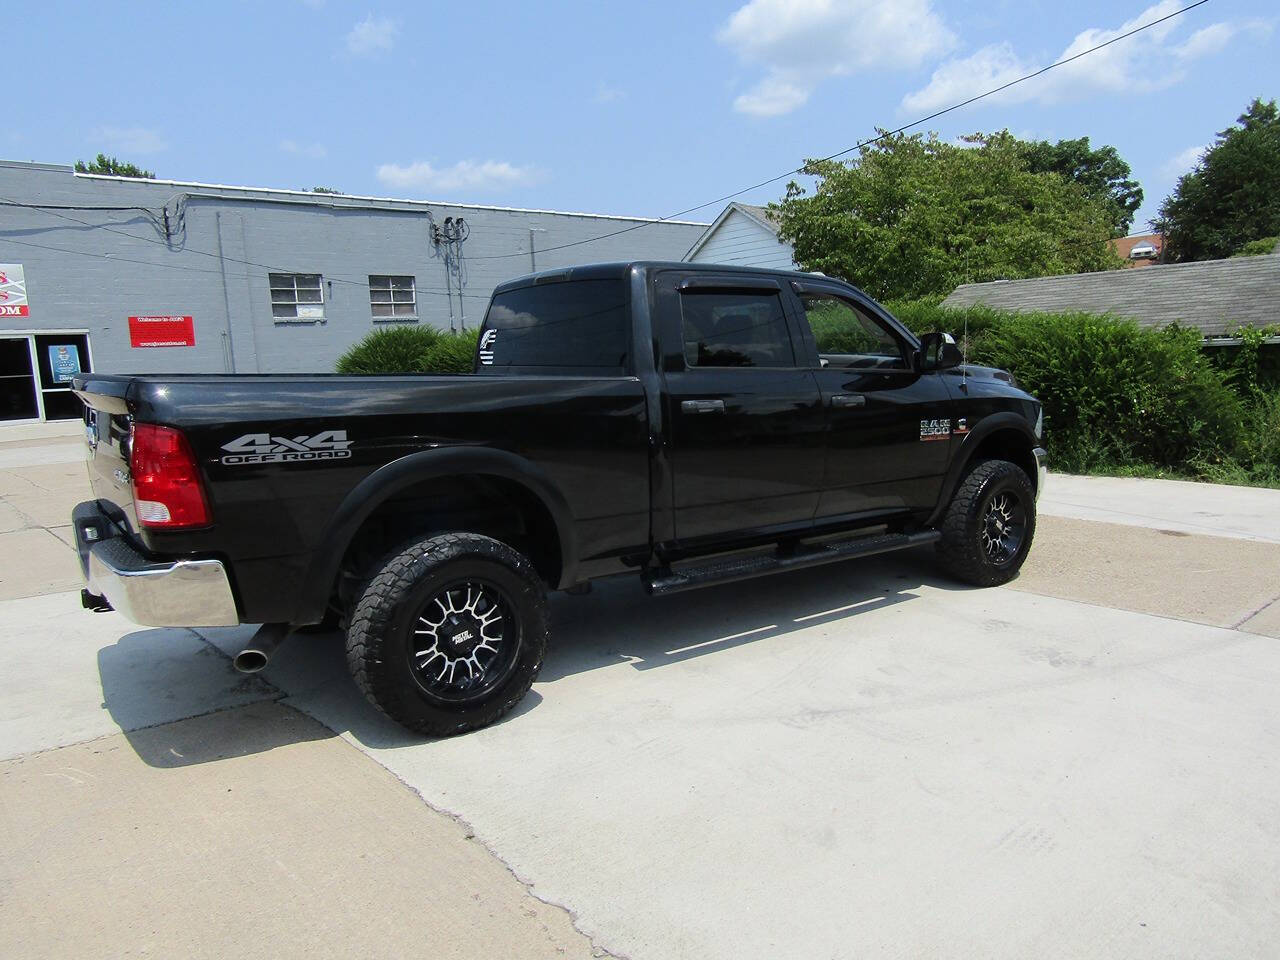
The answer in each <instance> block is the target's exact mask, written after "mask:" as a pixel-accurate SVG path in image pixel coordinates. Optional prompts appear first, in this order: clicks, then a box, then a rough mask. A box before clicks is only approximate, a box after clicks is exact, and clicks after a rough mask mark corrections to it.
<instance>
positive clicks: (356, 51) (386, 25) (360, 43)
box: [347, 14, 399, 57]
mask: <svg viewBox="0 0 1280 960" xmlns="http://www.w3.org/2000/svg"><path fill="white" fill-rule="evenodd" d="M398 31H399V27H398V26H397V24H396V22H395V21H394V20H392V19H390V18H389V17H375V16H374V15H373V14H369V15H368V16H367V17H365V18H364V19H363V20H361V21H360V22H359V23H357V24H356V25H355V26H354V27H352V28H351V32H350V33H348V34H347V53H349V54H351V56H353V57H368V56H372V55H373V54H375V53H378V52H379V51H381V50H390V49H391V48H392V47H393V46H394V45H395V42H396V33H397V32H398Z"/></svg>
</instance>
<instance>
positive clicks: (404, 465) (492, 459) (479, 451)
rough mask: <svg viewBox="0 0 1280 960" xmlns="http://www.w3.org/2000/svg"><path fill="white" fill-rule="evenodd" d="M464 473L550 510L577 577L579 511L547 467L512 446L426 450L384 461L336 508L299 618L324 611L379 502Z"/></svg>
mask: <svg viewBox="0 0 1280 960" xmlns="http://www.w3.org/2000/svg"><path fill="white" fill-rule="evenodd" d="M464 474H468V475H474V474H479V475H483V476H491V477H500V478H502V479H504V480H510V481H513V482H515V483H517V484H519V485H520V486H521V487H523V488H524V489H525V490H527V491H528V492H529V493H530V494H531V495H532V496H533V497H534V498H535V499H536V500H537V501H538V502H539V503H540V504H541V505H542V506H543V508H544V509H546V511H547V513H548V514H549V515H550V516H551V520H552V523H553V524H554V525H555V529H556V536H557V539H558V541H559V547H560V583H566V582H571V579H572V577H573V576H574V575H575V571H576V569H577V565H578V562H577V545H576V543H575V539H574V536H573V522H572V516H573V515H572V513H571V512H570V510H569V504H568V502H567V501H566V500H565V498H564V495H563V494H562V493H561V492H560V490H559V488H558V487H557V486H556V485H555V484H554V483H553V482H552V481H551V479H550V478H549V477H548V476H547V475H546V473H545V472H544V471H543V470H542V469H541V468H539V467H538V466H537V465H536V464H534V463H531V462H530V461H529V460H526V459H525V458H524V457H521V456H518V455H517V454H514V453H511V452H510V451H507V450H497V449H494V448H491V447H463V448H457V447H448V448H442V449H437V450H423V451H419V452H418V453H412V454H409V455H408V456H404V457H400V458H399V459H397V460H392V461H391V462H390V463H386V464H383V465H382V466H381V467H379V468H378V469H377V470H375V471H374V472H373V473H371V474H369V475H368V476H367V477H365V478H364V479H363V480H361V481H360V482H359V483H358V484H356V486H355V487H354V488H353V489H352V490H351V492H350V493H348V494H347V496H346V497H345V498H344V499H343V501H342V503H341V504H340V505H339V506H338V509H337V510H336V511H334V515H333V518H332V519H331V520H330V521H329V524H328V526H327V527H326V529H325V532H324V535H323V536H322V537H321V538H320V540H319V542H318V543H317V545H316V547H315V549H314V551H313V552H312V560H311V564H310V566H309V568H308V571H307V575H306V579H305V580H304V581H303V584H304V588H303V590H304V593H303V597H302V598H301V599H300V601H299V604H298V611H297V615H296V622H298V623H315V622H319V620H320V619H321V618H322V617H323V616H324V612H325V610H326V608H327V607H328V603H329V594H330V590H331V588H332V586H333V583H334V580H335V579H336V578H337V576H338V569H339V566H340V564H341V562H342V557H343V555H344V554H345V553H346V551H347V548H348V547H349V546H350V545H351V542H352V540H353V539H354V538H355V536H356V534H357V533H358V532H359V530H360V528H361V526H363V525H364V522H365V521H366V520H367V519H368V518H369V517H370V516H371V515H372V514H373V512H374V511H375V510H377V509H378V507H380V506H381V505H382V504H383V503H385V502H386V501H387V500H389V499H391V498H392V497H394V496H396V495H397V494H399V493H401V492H402V491H404V490H407V489H409V488H410V487H412V486H414V485H415V484H419V483H422V482H424V481H427V480H435V479H438V478H442V477H450V476H459V475H464ZM559 585H560V584H553V585H552V586H553V587H556V586H559Z"/></svg>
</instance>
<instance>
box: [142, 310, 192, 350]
mask: <svg viewBox="0 0 1280 960" xmlns="http://www.w3.org/2000/svg"><path fill="white" fill-rule="evenodd" d="M129 345H130V346H132V347H194V346H195V345H196V325H195V321H194V320H193V319H192V318H191V317H130V318H129Z"/></svg>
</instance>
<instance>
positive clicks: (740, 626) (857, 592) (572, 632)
mask: <svg viewBox="0 0 1280 960" xmlns="http://www.w3.org/2000/svg"><path fill="white" fill-rule="evenodd" d="M928 557H929V555H928V554H925V553H923V552H921V553H920V554H918V555H916V556H912V555H910V554H908V555H907V559H905V560H904V559H902V558H901V557H894V558H887V557H886V558H874V559H869V560H862V561H860V562H858V563H852V562H851V563H836V564H831V565H830V566H825V567H817V568H811V569H808V570H795V571H791V572H788V573H781V574H774V575H772V576H768V577H760V578H757V579H752V580H745V581H740V582H737V583H728V584H723V585H720V586H713V587H705V588H701V589H698V590H693V591H689V592H687V593H678V594H672V595H669V596H666V597H649V596H647V595H645V594H644V592H643V591H642V590H641V589H640V588H639V586H638V585H637V584H636V583H635V582H634V580H633V579H631V578H625V579H620V580H614V581H605V582H602V583H601V584H599V585H598V586H597V587H596V589H595V590H594V591H592V593H591V594H589V595H587V596H583V597H574V596H568V595H564V594H558V595H556V596H555V597H554V598H553V600H552V616H551V620H552V624H553V635H552V642H551V645H550V647H549V649H548V651H547V661H546V663H545V664H544V666H543V668H542V674H541V676H540V679H542V680H544V681H549V680H557V679H560V678H562V677H566V676H571V675H573V674H576V673H582V672H584V671H586V670H594V669H598V668H600V667H607V666H611V665H613V664H617V663H619V662H625V663H630V664H631V665H632V666H633V667H634V668H635V669H637V670H655V669H658V668H661V667H664V666H669V665H671V664H675V663H681V662H683V661H686V660H690V659H693V658H695V657H700V656H705V655H708V654H713V653H717V652H720V651H724V650H730V649H733V648H735V647H741V646H744V645H747V644H752V643H759V642H761V641H765V640H770V639H773V638H775V637H780V636H784V635H786V634H789V633H793V632H795V631H797V630H803V629H806V628H809V627H817V626H822V625H824V624H832V623H839V622H843V621H847V620H850V619H852V618H854V617H857V616H858V615H859V614H862V613H867V612H870V611H871V610H876V609H881V608H884V607H891V606H894V605H896V604H899V603H904V602H906V601H909V600H914V599H917V596H918V595H917V594H915V593H913V592H911V591H912V590H913V589H914V588H916V587H919V586H921V585H923V584H926V583H928V584H930V585H939V586H946V587H952V586H954V585H953V584H951V583H946V582H944V581H942V580H941V578H940V577H937V578H935V576H934V571H933V569H932V567H931V565H930V564H929V560H928Z"/></svg>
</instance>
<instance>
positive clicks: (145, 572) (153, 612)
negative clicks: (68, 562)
mask: <svg viewBox="0 0 1280 960" xmlns="http://www.w3.org/2000/svg"><path fill="white" fill-rule="evenodd" d="M82 508H87V509H82ZM72 516H73V528H74V529H75V534H76V548H77V552H78V553H79V554H80V566H81V569H82V570H83V572H84V576H85V580H86V582H87V583H88V588H89V591H90V593H93V594H97V595H98V596H101V597H105V598H106V600H107V602H108V603H110V604H111V606H112V607H114V608H115V609H116V610H117V611H119V612H120V613H121V614H123V615H124V616H125V617H126V618H128V619H129V620H132V621H133V622H134V623H137V624H140V625H142V626H145V627H230V626H235V625H236V624H238V623H239V622H240V618H239V615H238V614H237V612H236V601H235V595H234V594H233V593H232V592H231V581H230V580H229V579H228V577H227V571H226V567H225V566H224V565H223V563H222V561H221V560H204V559H185V560H164V561H154V560H148V559H147V558H146V557H144V556H143V555H142V554H141V553H139V552H138V550H137V549H135V548H134V546H133V545H132V544H131V543H129V541H128V540H126V539H124V538H123V537H120V536H113V535H111V534H114V533H115V528H114V527H113V526H111V525H110V523H109V521H107V519H106V517H104V516H102V514H101V513H100V512H99V511H98V510H97V505H96V504H94V503H92V502H90V503H82V504H80V506H79V507H77V508H76V510H75V512H74V513H73V515H72Z"/></svg>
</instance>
